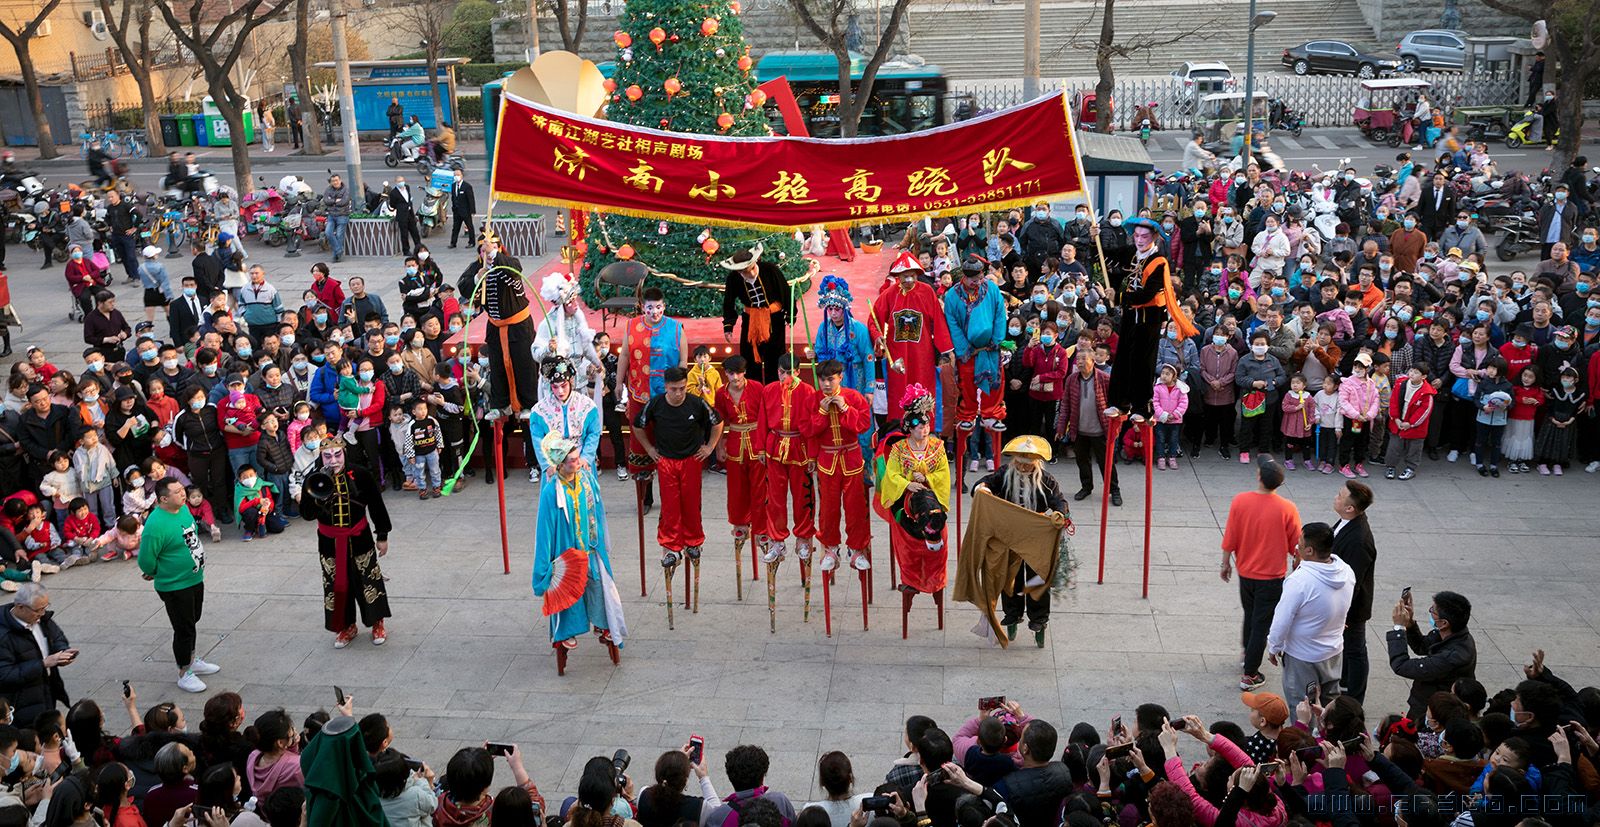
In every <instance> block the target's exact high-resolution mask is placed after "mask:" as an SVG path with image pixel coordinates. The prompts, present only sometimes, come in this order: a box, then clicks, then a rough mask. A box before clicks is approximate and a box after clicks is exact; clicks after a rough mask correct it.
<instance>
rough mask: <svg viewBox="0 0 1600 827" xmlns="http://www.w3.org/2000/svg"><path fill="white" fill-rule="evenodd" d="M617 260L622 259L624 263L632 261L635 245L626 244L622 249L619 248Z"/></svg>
mask: <svg viewBox="0 0 1600 827" xmlns="http://www.w3.org/2000/svg"><path fill="white" fill-rule="evenodd" d="M617 258H620V259H622V260H623V261H630V260H632V259H633V245H632V244H624V245H622V246H621V247H618V248H617Z"/></svg>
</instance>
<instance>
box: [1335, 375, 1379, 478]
mask: <svg viewBox="0 0 1600 827" xmlns="http://www.w3.org/2000/svg"><path fill="white" fill-rule="evenodd" d="M1371 369H1372V357H1371V356H1368V355H1367V354H1365V353H1357V354H1356V360H1355V362H1354V363H1353V364H1352V365H1351V366H1350V376H1348V377H1346V378H1345V380H1344V381H1342V382H1340V383H1339V413H1341V414H1343V415H1344V420H1345V435H1344V436H1343V437H1341V438H1340V439H1339V473H1340V474H1343V475H1344V477H1345V479H1354V478H1355V477H1365V476H1367V465H1366V459H1367V444H1368V442H1370V441H1371V439H1372V427H1373V426H1372V420H1373V419H1375V418H1376V417H1377V416H1378V386H1377V385H1376V384H1374V383H1373V381H1372V379H1371V378H1369V377H1368V376H1367V371H1369V370H1371Z"/></svg>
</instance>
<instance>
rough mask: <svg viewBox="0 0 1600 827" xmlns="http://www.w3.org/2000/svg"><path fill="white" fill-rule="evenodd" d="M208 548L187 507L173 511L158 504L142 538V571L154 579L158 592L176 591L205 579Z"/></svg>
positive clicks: (140, 546)
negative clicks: (176, 511)
mask: <svg viewBox="0 0 1600 827" xmlns="http://www.w3.org/2000/svg"><path fill="white" fill-rule="evenodd" d="M205 569H206V548H205V546H204V545H203V544H201V542H200V532H199V531H198V530H197V529H196V528H195V522H194V515H192V514H190V513H189V509H188V508H180V509H178V513H176V514H173V513H171V512H169V511H167V510H166V509H164V508H161V507H159V506H158V507H157V508H156V509H155V510H153V511H151V512H150V516H149V517H148V518H147V519H146V520H145V523H144V534H143V536H141V537H140V538H139V570H140V571H142V572H144V573H145V574H148V575H150V576H152V577H153V578H154V579H155V586H156V591H158V592H175V591H177V590H179V589H187V588H189V587H190V586H194V585H197V584H199V583H201V582H203V581H204V580H205Z"/></svg>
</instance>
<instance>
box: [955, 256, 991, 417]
mask: <svg viewBox="0 0 1600 827" xmlns="http://www.w3.org/2000/svg"><path fill="white" fill-rule="evenodd" d="M986 265H987V262H985V261H984V260H983V259H982V258H979V257H978V256H977V255H970V256H968V257H967V260H966V261H964V262H962V264H961V281H960V282H959V283H957V284H955V285H954V286H952V287H951V288H950V289H949V290H947V291H945V294H944V319H945V323H946V324H947V325H949V327H950V340H951V342H952V343H954V345H955V356H956V377H957V385H958V388H959V395H958V397H957V400H958V401H957V403H956V427H957V428H959V429H961V430H963V431H970V430H972V429H973V428H974V427H975V426H976V424H977V422H976V420H977V419H978V417H979V416H982V417H983V427H984V428H985V429H987V430H989V431H993V432H1000V431H1004V430H1005V429H1006V424H1005V420H1006V395H1005V385H1004V382H1003V377H1002V376H1001V375H1000V342H1001V341H1003V340H1004V339H1005V338H1006V303H1005V299H1004V298H1003V297H1002V296H1001V295H1000V288H999V287H998V286H996V285H995V283H994V282H992V281H989V280H988V279H986V278H984V271H985V270H986V269H987V266H986Z"/></svg>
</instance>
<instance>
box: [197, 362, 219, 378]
mask: <svg viewBox="0 0 1600 827" xmlns="http://www.w3.org/2000/svg"><path fill="white" fill-rule="evenodd" d="M200 370H201V372H202V373H204V374H205V375H207V376H216V375H217V364H216V363H215V362H212V363H211V364H209V365H206V366H205V367H203V368H201V369H200Z"/></svg>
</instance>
